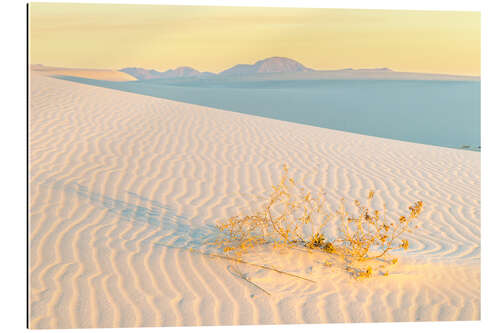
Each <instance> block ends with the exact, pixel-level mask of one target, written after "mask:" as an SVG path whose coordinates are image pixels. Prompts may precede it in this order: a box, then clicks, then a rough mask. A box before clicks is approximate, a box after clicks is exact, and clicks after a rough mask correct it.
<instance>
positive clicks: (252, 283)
mask: <svg viewBox="0 0 500 333" xmlns="http://www.w3.org/2000/svg"><path fill="white" fill-rule="evenodd" d="M232 267H233V266H231V265H229V267H228V271H230V272H231V269H230V268H232ZM233 270H234V268H233ZM231 273H232V274H233V275H234V274H236V275H238V277H240V278H241V279H243V280H245V281H246V282H248V283H250V284H251V285H253V286H254V287H257V288H258V289H260V290H262V291H263V292H265V293H266V294H268V295H269V296H271V293H270V292H268V291H267V290H265V289H264V288H262V287H261V286H259V285H258V284H256V283H255V282H252V281H250V280H249V279H248V278H246V277H244V276H243V274H241V272H236V271H235V272H231Z"/></svg>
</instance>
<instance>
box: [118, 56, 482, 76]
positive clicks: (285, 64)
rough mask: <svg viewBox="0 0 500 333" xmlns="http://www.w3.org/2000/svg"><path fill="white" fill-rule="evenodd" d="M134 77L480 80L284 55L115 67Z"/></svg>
mask: <svg viewBox="0 0 500 333" xmlns="http://www.w3.org/2000/svg"><path fill="white" fill-rule="evenodd" d="M119 71H120V72H124V73H127V74H129V75H131V76H133V77H135V78H136V79H138V80H151V79H171V80H198V79H203V80H206V79H208V80H238V81H240V80H324V79H374V80H391V79H392V80H467V81H470V80H473V81H477V80H480V78H479V77H477V76H465V75H448V74H431V73H411V72H396V71H393V70H391V69H390V68H386V67H382V68H363V69H353V68H344V69H338V70H315V69H312V68H308V67H306V66H304V65H302V64H301V63H299V62H298V61H295V60H293V59H290V58H285V57H271V58H266V59H263V60H260V61H257V62H256V63H254V64H253V65H251V64H238V65H235V66H233V67H231V68H228V69H226V70H223V71H221V72H220V73H218V74H216V73H211V72H200V71H198V70H196V69H194V68H192V67H179V68H176V69H169V70H166V71H164V72H159V71H156V70H154V69H144V68H137V67H128V68H123V69H120V70H119Z"/></svg>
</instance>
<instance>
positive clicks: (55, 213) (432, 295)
mask: <svg viewBox="0 0 500 333" xmlns="http://www.w3.org/2000/svg"><path fill="white" fill-rule="evenodd" d="M29 140H30V141H29V142H30V152H29V153H30V167H29V172H30V192H29V193H30V221H29V222H30V235H29V237H30V260H29V265H30V314H29V316H30V326H31V327H33V328H75V327H81V328H83V327H136V326H168V325H232V324H272V323H325V322H363V321H415V320H417V321H418V320H474V319H475V320H477V319H479V318H480V269H479V261H480V154H479V153H477V152H470V151H462V150H454V149H447V148H440V147H432V146H426V145H419V144H413V143H406V142H398V141H394V140H386V139H380V138H374V137H368V136H362V135H357V134H351V133H345V132H339V131H333V130H329V129H321V128H316V127H312V126H306V125H301V124H294V123H288V122H284V121H278V120H271V119H265V118H260V117H254V116H249V115H243V114H238V113H233V112H228V111H222V110H216V109H211V108H208V107H201V106H194V105H190V104H185V103H179V102H174V101H169V100H164V99H159V98H153V97H147V96H141V95H137V94H132V93H126V92H120V91H114V90H111V89H105V88H99V87H92V86H86V85H83V84H78V83H72V82H68V81H62V80H57V79H54V78H50V77H45V76H41V75H37V74H36V73H34V74H33V75H32V80H31V110H30V130H29ZM283 163H287V164H288V165H289V166H291V173H292V176H294V177H295V178H296V180H298V181H299V182H302V183H303V184H304V185H305V186H307V187H309V188H311V189H316V190H318V189H320V188H321V187H324V188H326V189H327V190H328V191H330V192H331V195H330V197H329V199H330V200H331V201H332V202H336V200H338V199H340V198H341V197H344V198H346V200H348V201H349V200H354V199H358V198H360V197H364V196H365V195H366V193H367V191H368V190H370V189H376V191H377V195H378V197H377V199H376V200H378V201H375V202H374V204H377V203H382V202H385V203H386V204H387V208H388V211H389V212H391V213H392V212H393V214H394V217H395V216H396V214H397V212H403V211H406V210H407V206H408V205H409V204H410V203H413V202H414V201H416V200H423V201H424V203H425V210H424V212H423V217H422V224H421V229H419V230H418V232H417V233H415V234H413V235H411V237H410V245H411V246H410V249H409V251H408V252H405V253H404V254H401V259H400V260H401V263H400V264H399V265H397V266H396V267H395V268H394V271H393V274H392V275H391V276H390V277H388V278H385V277H376V278H374V279H370V280H366V281H362V282H359V281H354V280H352V279H351V278H350V277H349V276H348V275H346V274H345V273H343V271H342V270H341V269H340V268H338V267H333V268H332V267H324V266H322V265H321V264H319V263H320V261H321V258H320V257H318V256H316V255H309V254H307V253H296V251H295V252H294V251H290V250H289V251H284V252H283V253H281V254H280V259H279V260H278V261H276V259H275V258H273V257H272V256H269V255H268V254H266V252H265V251H263V252H261V253H254V254H253V257H250V259H254V260H256V261H260V262H265V263H269V264H274V265H276V266H279V265H282V266H286V268H287V270H288V271H290V272H294V273H297V274H302V275H304V276H308V277H310V278H313V279H315V280H317V283H315V284H313V283H309V282H306V281H302V280H298V279H294V278H290V277H284V276H282V275H279V274H277V273H274V272H270V271H264V270H262V269H256V268H251V267H245V266H244V265H239V266H235V265H234V264H232V263H231V262H228V261H224V260H220V259H214V258H210V257H207V256H204V255H202V254H199V253H198V252H196V251H194V252H193V251H189V250H188V249H189V248H192V249H196V250H201V251H208V250H210V249H211V248H210V245H209V244H208V243H209V241H210V240H212V239H213V236H214V225H215V222H216V221H217V220H219V219H223V218H226V217H228V216H231V215H234V214H236V213H239V212H240V209H241V208H246V207H253V206H255V203H256V196H257V195H262V194H265V193H266V190H267V189H268V188H269V187H270V186H271V185H272V184H274V183H275V182H276V181H277V180H278V179H279V175H280V167H281V165H282V164H283ZM282 266H281V267H282ZM234 269H240V270H241V271H242V272H243V273H244V274H246V275H247V276H248V277H249V278H250V279H251V280H252V281H254V282H255V283H257V284H258V285H259V286H261V287H263V288H264V289H266V290H268V291H269V292H270V293H271V294H272V295H271V296H268V295H266V294H265V293H263V292H262V291H261V290H259V289H258V288H256V287H254V286H252V285H251V284H249V283H247V282H245V281H243V280H242V279H240V278H235V276H234V275H233V274H234Z"/></svg>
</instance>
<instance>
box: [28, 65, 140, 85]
mask: <svg viewBox="0 0 500 333" xmlns="http://www.w3.org/2000/svg"><path fill="white" fill-rule="evenodd" d="M31 71H32V72H33V71H36V72H37V73H39V74H41V75H47V76H59V75H60V76H73V77H81V78H86V79H93V80H104V81H116V82H123V81H136V80H137V79H136V78H135V77H134V76H132V75H130V74H128V73H125V72H122V71H117V70H112V69H90V68H65V67H50V66H44V65H31Z"/></svg>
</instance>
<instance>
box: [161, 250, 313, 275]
mask: <svg viewBox="0 0 500 333" xmlns="http://www.w3.org/2000/svg"><path fill="white" fill-rule="evenodd" d="M155 244H157V245H161V246H165V247H169V248H172V249H180V250H189V251H192V252H197V253H199V254H202V255H205V256H208V257H215V258H219V259H225V260H230V261H235V262H239V263H242V264H247V265H250V266H255V267H260V268H263V269H268V270H271V271H275V272H277V273H281V274H285V275H288V276H292V277H295V278H297V279H302V280H305V281H309V282H312V283H316V281H314V280H311V279H308V278H305V277H302V276H299V275H296V274H293V273H288V272H284V271H282V270H279V269H277V268H274V267H270V266H265V265H260V264H254V263H252V262H248V261H245V260H243V259H240V258H234V257H228V256H222V255H218V254H214V253H205V252H202V251H200V250H195V249H185V248H182V247H175V246H170V245H167V244H162V243H155Z"/></svg>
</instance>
